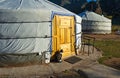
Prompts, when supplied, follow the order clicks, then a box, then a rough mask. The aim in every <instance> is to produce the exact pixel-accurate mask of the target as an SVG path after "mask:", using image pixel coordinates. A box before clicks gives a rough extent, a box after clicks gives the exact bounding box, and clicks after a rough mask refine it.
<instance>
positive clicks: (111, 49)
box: [95, 40, 120, 58]
mask: <svg viewBox="0 0 120 78" xmlns="http://www.w3.org/2000/svg"><path fill="white" fill-rule="evenodd" d="M95 46H96V47H97V48H99V49H100V50H102V51H103V56H108V57H118V58H120V41H114V40H101V41H95Z"/></svg>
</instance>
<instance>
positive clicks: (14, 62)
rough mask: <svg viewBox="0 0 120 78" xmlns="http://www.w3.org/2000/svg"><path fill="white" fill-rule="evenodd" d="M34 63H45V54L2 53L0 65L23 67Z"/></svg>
mask: <svg viewBox="0 0 120 78" xmlns="http://www.w3.org/2000/svg"><path fill="white" fill-rule="evenodd" d="M34 64H45V55H44V54H42V55H39V54H38V53H30V54H4V55H3V54H1V55H0V67H21V66H28V65H34Z"/></svg>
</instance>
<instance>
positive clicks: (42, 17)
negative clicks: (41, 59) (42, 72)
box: [0, 0, 81, 61]
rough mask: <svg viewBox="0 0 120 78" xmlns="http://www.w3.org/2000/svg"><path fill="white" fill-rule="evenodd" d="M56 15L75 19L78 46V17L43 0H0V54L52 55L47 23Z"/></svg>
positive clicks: (79, 29)
mask: <svg viewBox="0 0 120 78" xmlns="http://www.w3.org/2000/svg"><path fill="white" fill-rule="evenodd" d="M56 13H57V14H62V15H73V16H75V21H76V45H77V46H78V45H79V44H80V42H81V39H80V36H81V34H80V32H81V18H80V17H79V16H77V15H76V14H74V13H72V12H70V11H68V10H66V9H64V8H62V7H60V6H58V5H55V4H53V3H51V2H49V1H47V0H0V54H25V53H39V54H40V55H41V53H42V52H45V51H49V52H52V50H51V48H52V46H51V43H52V42H51V38H52V36H51V31H52V30H51V29H52V28H51V27H52V24H51V21H52V17H53V15H54V14H56ZM78 43H79V44H78ZM1 57H3V56H1ZM7 57H8V56H7ZM9 57H11V56H9ZM30 58H32V56H29V59H30ZM17 59H19V61H20V59H22V57H20V58H17ZM27 59H28V58H26V60H27ZM33 59H34V57H33ZM4 60H5V59H3V61H4ZM14 60H15V59H14Z"/></svg>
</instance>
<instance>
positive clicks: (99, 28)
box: [79, 11, 111, 34]
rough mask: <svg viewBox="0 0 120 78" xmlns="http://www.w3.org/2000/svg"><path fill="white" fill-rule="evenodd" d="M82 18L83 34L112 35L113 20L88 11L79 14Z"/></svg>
mask: <svg viewBox="0 0 120 78" xmlns="http://www.w3.org/2000/svg"><path fill="white" fill-rule="evenodd" d="M79 16H81V17H82V31H83V33H94V34H110V33H111V20H110V19H108V18H106V17H104V16H101V15H98V14H96V13H94V12H90V11H86V12H82V13H80V14H79Z"/></svg>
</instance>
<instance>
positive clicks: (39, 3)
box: [0, 0, 69, 12]
mask: <svg viewBox="0 0 120 78" xmlns="http://www.w3.org/2000/svg"><path fill="white" fill-rule="evenodd" d="M0 9H12V10H32V9H34V10H35V9H36V10H38V9H47V10H57V11H65V12H69V11H68V10H66V9H64V8H62V7H60V6H58V5H55V4H54V3H52V2H49V1H48V0H0ZM61 9H62V10H61Z"/></svg>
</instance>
